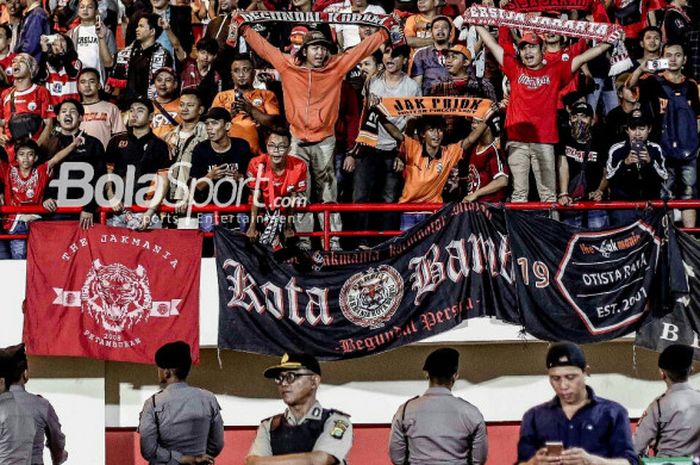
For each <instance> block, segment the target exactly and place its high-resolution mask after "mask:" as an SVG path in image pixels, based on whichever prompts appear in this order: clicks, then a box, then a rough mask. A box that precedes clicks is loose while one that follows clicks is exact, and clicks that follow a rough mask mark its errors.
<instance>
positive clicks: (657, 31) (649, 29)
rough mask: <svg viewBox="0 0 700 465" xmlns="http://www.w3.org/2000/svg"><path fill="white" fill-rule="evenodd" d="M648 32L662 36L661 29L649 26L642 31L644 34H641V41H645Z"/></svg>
mask: <svg viewBox="0 0 700 465" xmlns="http://www.w3.org/2000/svg"><path fill="white" fill-rule="evenodd" d="M647 32H656V33H657V34H658V35H661V29H659V28H658V27H656V26H647V27H645V28H644V29H642V32H640V33H639V40H640V41H642V40H643V39H644V36H645V35H646V33H647Z"/></svg>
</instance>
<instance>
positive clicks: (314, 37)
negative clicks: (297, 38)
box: [301, 30, 333, 50]
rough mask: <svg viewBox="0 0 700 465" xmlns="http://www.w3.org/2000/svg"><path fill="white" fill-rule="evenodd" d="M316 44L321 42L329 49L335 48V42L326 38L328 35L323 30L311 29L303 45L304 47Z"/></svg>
mask: <svg viewBox="0 0 700 465" xmlns="http://www.w3.org/2000/svg"><path fill="white" fill-rule="evenodd" d="M314 44H321V45H323V46H325V47H327V48H328V49H329V50H330V49H332V48H333V44H332V43H331V41H330V40H328V39H327V38H326V35H325V34H324V33H323V32H321V31H315V30H311V31H309V32H307V33H306V35H305V36H304V42H302V44H301V46H302V48H303V47H308V46H309V45H314Z"/></svg>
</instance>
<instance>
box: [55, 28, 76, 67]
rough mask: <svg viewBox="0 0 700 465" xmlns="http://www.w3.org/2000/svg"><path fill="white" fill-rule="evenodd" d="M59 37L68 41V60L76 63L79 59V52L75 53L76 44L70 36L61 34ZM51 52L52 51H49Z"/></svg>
mask: <svg viewBox="0 0 700 465" xmlns="http://www.w3.org/2000/svg"><path fill="white" fill-rule="evenodd" d="M58 35H59V36H61V37H63V39H65V41H66V53H65V55H66V58H67V59H68V60H70V61H74V60H77V59H78V52H76V51H75V44H74V43H73V39H71V38H70V37H69V36H68V34H62V33H59V34H58ZM49 50H51V49H49Z"/></svg>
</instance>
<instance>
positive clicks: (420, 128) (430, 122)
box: [416, 115, 447, 136]
mask: <svg viewBox="0 0 700 465" xmlns="http://www.w3.org/2000/svg"><path fill="white" fill-rule="evenodd" d="M429 128H433V129H442V130H444V129H445V128H447V122H445V118H443V117H442V116H440V115H425V116H422V117H421V118H420V119H419V120H418V124H417V126H416V132H417V133H418V135H420V136H422V135H423V134H425V131H427V130H428V129H429Z"/></svg>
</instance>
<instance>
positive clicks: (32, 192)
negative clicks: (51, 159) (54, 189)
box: [0, 160, 51, 230]
mask: <svg viewBox="0 0 700 465" xmlns="http://www.w3.org/2000/svg"><path fill="white" fill-rule="evenodd" d="M50 179H51V171H50V170H49V165H48V164H47V163H43V164H41V165H39V166H37V167H34V168H32V170H31V171H30V173H29V175H28V176H26V177H25V176H22V173H21V172H20V170H19V168H18V167H17V166H11V165H10V164H8V163H7V162H4V161H2V160H0V182H2V183H3V185H4V186H5V188H4V194H5V204H6V205H9V206H15V207H19V206H22V205H41V203H42V202H43V201H44V191H45V190H46V186H47V185H48V184H49V180H50ZM14 219H15V215H8V216H7V217H5V219H4V221H3V223H4V226H5V229H6V230H9V229H10V228H11V227H12V223H13V222H14Z"/></svg>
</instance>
